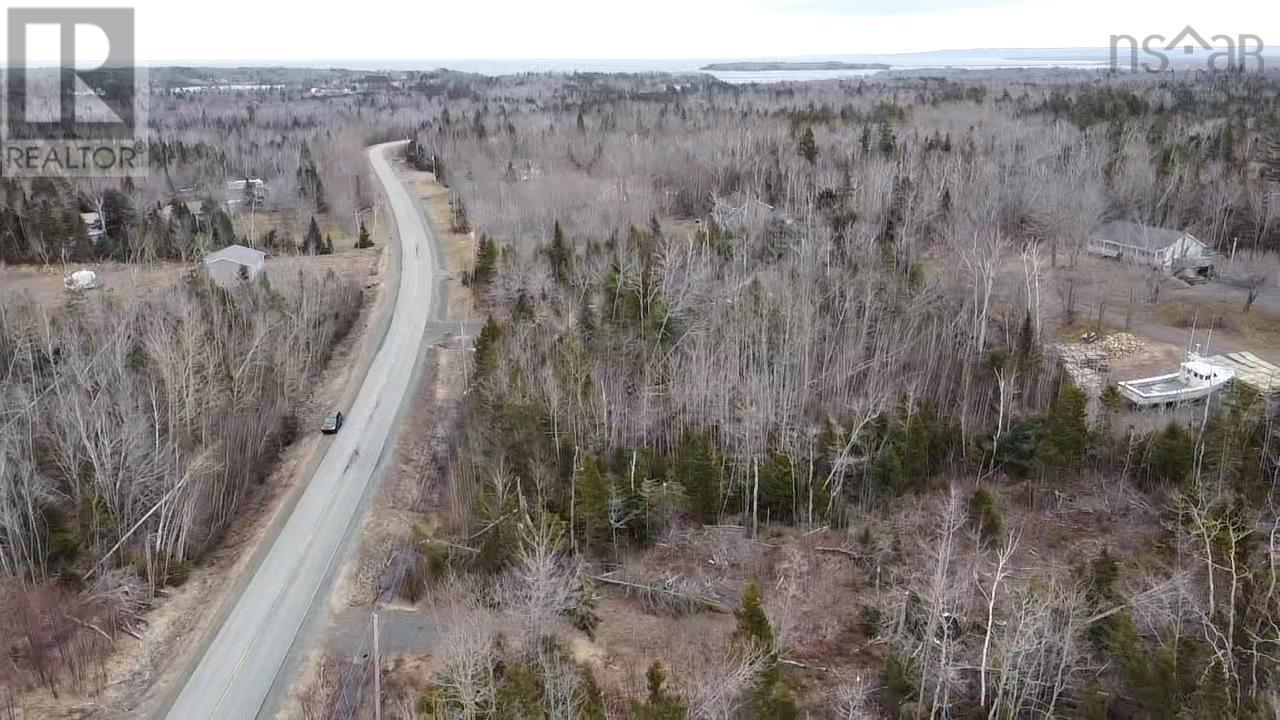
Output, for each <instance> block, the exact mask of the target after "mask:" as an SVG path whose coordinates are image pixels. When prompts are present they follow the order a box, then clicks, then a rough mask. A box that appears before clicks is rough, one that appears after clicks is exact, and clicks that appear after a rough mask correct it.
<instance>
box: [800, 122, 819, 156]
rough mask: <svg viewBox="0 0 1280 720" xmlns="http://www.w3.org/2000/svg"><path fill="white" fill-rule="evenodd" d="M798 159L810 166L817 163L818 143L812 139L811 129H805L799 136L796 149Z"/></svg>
mask: <svg viewBox="0 0 1280 720" xmlns="http://www.w3.org/2000/svg"><path fill="white" fill-rule="evenodd" d="M797 151H798V152H799V153H800V157H802V158H804V159H805V161H806V162H808V163H809V164H810V165H813V164H814V163H816V162H818V142H817V140H815V139H814V137H813V128H812V127H806V128H805V129H804V132H803V133H801V134H800V146H799V147H798V148H797Z"/></svg>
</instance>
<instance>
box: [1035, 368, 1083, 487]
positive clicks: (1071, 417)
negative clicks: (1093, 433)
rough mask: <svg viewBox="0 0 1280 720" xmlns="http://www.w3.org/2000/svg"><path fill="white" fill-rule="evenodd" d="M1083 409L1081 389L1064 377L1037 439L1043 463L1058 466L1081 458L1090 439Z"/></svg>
mask: <svg viewBox="0 0 1280 720" xmlns="http://www.w3.org/2000/svg"><path fill="white" fill-rule="evenodd" d="M1087 409H1088V398H1087V397H1086V396H1085V394H1084V391H1083V390H1081V389H1080V388H1078V387H1076V386H1075V385H1073V384H1072V383H1071V382H1070V381H1066V380H1064V381H1063V383H1062V389H1061V390H1060V391H1059V392H1058V399H1057V401H1056V402H1055V403H1054V404H1053V408H1052V410H1051V411H1050V414H1049V422H1048V426H1047V428H1046V430H1047V432H1046V433H1045V435H1044V438H1043V440H1042V443H1041V445H1042V447H1041V449H1040V456H1041V459H1042V460H1043V461H1044V463H1045V465H1047V466H1049V467H1052V468H1057V469H1059V470H1061V469H1064V468H1067V467H1070V466H1071V465H1074V464H1075V463H1078V462H1080V461H1081V460H1083V459H1084V453H1085V451H1086V450H1088V448H1089V443H1090V433H1089V420H1088V414H1087Z"/></svg>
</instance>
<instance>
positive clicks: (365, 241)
mask: <svg viewBox="0 0 1280 720" xmlns="http://www.w3.org/2000/svg"><path fill="white" fill-rule="evenodd" d="M371 247H373V240H371V239H369V229H368V228H366V227H365V226H364V223H360V234H359V236H357V238H356V249H357V250H364V249H366V248H371Z"/></svg>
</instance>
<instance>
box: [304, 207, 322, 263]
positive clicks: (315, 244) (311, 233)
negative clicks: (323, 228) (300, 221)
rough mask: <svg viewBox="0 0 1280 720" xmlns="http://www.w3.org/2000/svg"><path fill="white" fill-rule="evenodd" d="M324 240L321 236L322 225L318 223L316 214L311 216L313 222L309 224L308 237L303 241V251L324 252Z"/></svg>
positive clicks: (310, 253)
mask: <svg viewBox="0 0 1280 720" xmlns="http://www.w3.org/2000/svg"><path fill="white" fill-rule="evenodd" d="M323 245H324V240H323V239H322V238H321V237H320V226H319V225H317V224H316V216H315V215H312V216H311V224H309V225H308V226H307V234H306V237H305V238H304V239H303V241H302V251H303V252H304V253H306V254H308V255H318V254H320V253H321V252H323V249H324V248H323Z"/></svg>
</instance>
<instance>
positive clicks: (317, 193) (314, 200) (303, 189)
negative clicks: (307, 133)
mask: <svg viewBox="0 0 1280 720" xmlns="http://www.w3.org/2000/svg"><path fill="white" fill-rule="evenodd" d="M296 175H297V183H298V196H299V197H301V198H303V199H305V200H307V201H309V202H310V203H311V204H312V205H313V206H314V207H315V209H316V211H317V212H325V211H326V210H328V203H327V202H326V201H325V193H324V183H323V182H321V181H320V172H319V171H318V170H317V169H316V161H315V158H314V157H312V155H311V148H310V147H308V146H307V143H306V142H303V143H302V148H301V150H300V151H299V153H298V171H297V174H296Z"/></svg>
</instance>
